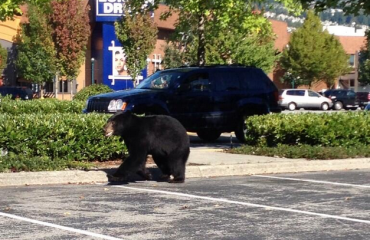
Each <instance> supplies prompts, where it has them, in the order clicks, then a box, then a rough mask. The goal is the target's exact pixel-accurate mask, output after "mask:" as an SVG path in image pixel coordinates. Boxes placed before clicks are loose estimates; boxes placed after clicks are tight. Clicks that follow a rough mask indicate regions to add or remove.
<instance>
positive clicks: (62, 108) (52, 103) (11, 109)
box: [0, 96, 86, 115]
mask: <svg viewBox="0 0 370 240" xmlns="http://www.w3.org/2000/svg"><path fill="white" fill-rule="evenodd" d="M0 100H1V102H0V113H9V114H14V115H15V114H25V113H45V114H51V113H57V114H60V113H82V109H83V108H84V107H85V103H86V102H84V101H78V100H74V101H63V100H58V99H55V98H46V99H33V100H26V101H24V100H12V99H10V98H9V97H1V96H0Z"/></svg>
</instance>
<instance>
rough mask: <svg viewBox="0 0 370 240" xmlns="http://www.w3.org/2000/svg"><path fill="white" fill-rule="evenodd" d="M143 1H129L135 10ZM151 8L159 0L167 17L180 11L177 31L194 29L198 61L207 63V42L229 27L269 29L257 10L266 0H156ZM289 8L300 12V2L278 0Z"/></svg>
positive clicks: (243, 29) (254, 29)
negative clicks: (166, 9)
mask: <svg viewBox="0 0 370 240" xmlns="http://www.w3.org/2000/svg"><path fill="white" fill-rule="evenodd" d="M145 2H147V1H144V0H133V3H132V4H130V7H131V8H132V9H141V8H142V6H143V5H144V4H145ZM152 2H153V6H152V8H156V7H157V6H158V4H159V3H160V2H163V3H165V4H166V5H168V6H169V11H168V12H165V13H163V14H162V16H161V18H162V19H166V18H167V17H168V16H170V15H171V14H172V13H173V12H178V15H179V18H178V21H177V23H176V31H177V33H188V32H189V31H192V34H193V35H194V37H195V39H196V40H197V42H198V46H197V64H199V65H205V64H206V51H207V49H206V45H207V43H211V42H212V38H217V37H218V36H219V35H220V34H221V33H223V32H225V31H227V29H238V31H240V32H244V31H247V32H248V33H263V32H264V31H265V30H266V28H264V26H266V25H265V24H266V21H267V20H266V18H264V17H263V15H262V14H261V13H258V12H256V11H254V10H255V5H256V4H257V3H261V2H267V0H259V1H255V2H252V1H244V0H219V1H213V0H192V1H189V0H165V1H160V0H154V1H152ZM276 2H279V3H283V4H284V5H285V6H287V8H288V9H289V10H290V11H293V10H294V11H296V12H299V10H300V5H299V4H298V1H296V0H278V1H276Z"/></svg>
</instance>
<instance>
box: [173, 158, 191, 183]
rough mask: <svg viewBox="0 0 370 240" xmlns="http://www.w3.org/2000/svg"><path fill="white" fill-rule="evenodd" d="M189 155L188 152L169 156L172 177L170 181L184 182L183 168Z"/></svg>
mask: <svg viewBox="0 0 370 240" xmlns="http://www.w3.org/2000/svg"><path fill="white" fill-rule="evenodd" d="M188 157H189V152H186V153H184V154H179V155H178V154H176V155H175V156H172V157H171V160H170V161H169V164H170V169H171V174H172V176H173V179H172V180H171V181H170V183H183V182H185V168H186V161H187V159H188Z"/></svg>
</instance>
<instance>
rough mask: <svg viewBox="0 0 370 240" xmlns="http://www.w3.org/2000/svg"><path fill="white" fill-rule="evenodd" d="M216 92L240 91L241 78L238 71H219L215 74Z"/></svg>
mask: <svg viewBox="0 0 370 240" xmlns="http://www.w3.org/2000/svg"><path fill="white" fill-rule="evenodd" d="M214 84H215V90H216V91H218V92H222V91H235V90H240V89H241V87H240V76H239V74H238V72H236V71H217V72H216V73H215V74H214Z"/></svg>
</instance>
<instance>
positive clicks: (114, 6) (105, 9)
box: [96, 0, 125, 22]
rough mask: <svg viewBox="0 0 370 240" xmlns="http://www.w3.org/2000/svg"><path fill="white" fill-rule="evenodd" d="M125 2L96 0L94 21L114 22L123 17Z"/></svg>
mask: <svg viewBox="0 0 370 240" xmlns="http://www.w3.org/2000/svg"><path fill="white" fill-rule="evenodd" d="M124 2H125V0H96V21H97V22H114V21H116V19H117V18H119V17H121V16H122V15H123V4H124Z"/></svg>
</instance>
